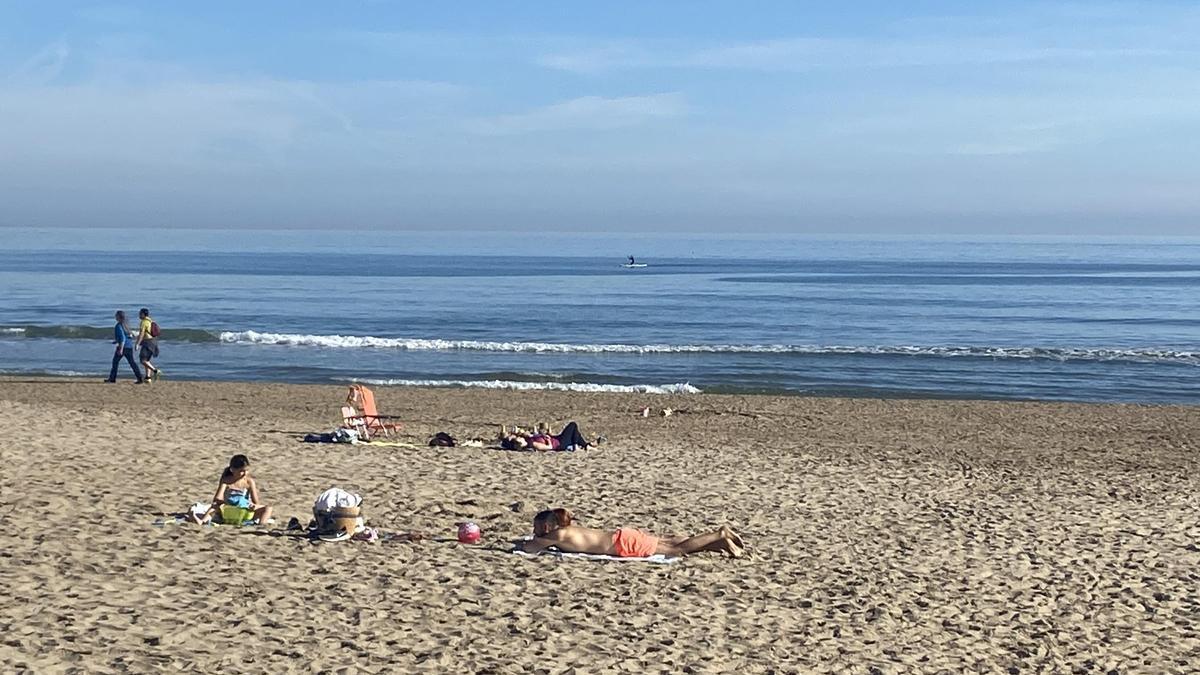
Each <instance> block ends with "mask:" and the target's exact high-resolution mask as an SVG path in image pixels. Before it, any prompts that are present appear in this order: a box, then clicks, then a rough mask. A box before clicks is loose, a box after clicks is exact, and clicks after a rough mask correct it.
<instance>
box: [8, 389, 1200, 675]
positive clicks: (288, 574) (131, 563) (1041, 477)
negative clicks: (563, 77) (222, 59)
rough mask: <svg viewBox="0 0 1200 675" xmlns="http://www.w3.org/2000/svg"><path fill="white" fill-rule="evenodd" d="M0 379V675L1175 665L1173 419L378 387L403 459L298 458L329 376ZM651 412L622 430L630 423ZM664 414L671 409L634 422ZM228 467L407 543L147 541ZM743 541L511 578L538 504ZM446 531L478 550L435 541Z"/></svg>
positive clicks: (1184, 579)
mask: <svg viewBox="0 0 1200 675" xmlns="http://www.w3.org/2000/svg"><path fill="white" fill-rule="evenodd" d="M98 379H99V378H97V381H81V380H74V379H35V378H20V377H8V378H3V379H0V430H2V432H0V526H2V527H3V530H4V540H5V544H4V546H2V547H0V625H3V626H5V630H4V631H3V634H2V635H0V671H3V672H20V671H32V672H89V673H92V672H95V673H108V672H111V673H119V672H147V671H155V670H178V669H182V670H197V671H206V672H215V671H217V670H228V671H229V672H249V673H289V672H321V671H324V672H379V673H383V672H422V671H427V672H500V673H517V672H553V673H559V672H571V671H572V669H573V670H574V672H580V673H583V672H729V671H732V670H740V671H743V672H764V671H767V670H771V669H775V670H776V671H779V672H792V671H797V672H864V673H865V672H884V673H893V672H922V673H925V672H938V671H943V672H963V671H979V672H1005V671H1007V672H1037V671H1043V672H1069V671H1080V672H1109V671H1112V670H1116V671H1118V672H1153V673H1163V672H1167V673H1171V672H1178V673H1184V672H1194V669H1195V667H1196V664H1197V663H1200V497H1198V495H1200V459H1198V457H1200V408H1195V407H1159V406H1134V405H1077V404H1040V403H1000V402H982V401H919V400H849V399H832V398H800V397H759V396H716V395H692V396H651V395H637V394H587V393H572V392H507V391H486V390H462V389H403V388H388V387H379V388H376V397H377V399H378V401H379V405H380V408H381V412H383V413H387V414H395V415H399V416H401V417H402V418H403V420H405V423H406V428H405V431H404V435H405V437H406V439H407V440H409V441H411V442H415V443H417V444H420V445H423V444H424V442H425V440H426V439H427V438H429V436H431V435H432V434H433V433H435V432H437V431H447V432H449V433H451V434H453V435H454V436H456V437H458V438H460V439H465V438H470V437H472V436H483V437H488V438H490V437H492V436H494V435H495V433H496V430H497V429H498V427H499V425H500V424H502V423H507V424H513V423H520V424H531V423H534V422H548V423H550V424H551V425H552V426H554V427H555V428H556V429H557V428H558V427H560V426H561V425H562V424H563V423H565V422H567V421H570V420H575V421H577V422H579V424H580V427H581V429H582V430H583V432H584V434H585V435H587V436H589V437H595V436H597V435H599V434H603V435H605V436H606V437H607V439H608V440H607V442H606V443H604V444H603V445H601V446H599V447H597V448H595V449H591V450H588V451H584V452H576V453H566V452H563V453H515V452H504V451H499V450H491V449H482V448H424V447H422V448H418V449H411V448H398V447H378V446H371V445H362V444H360V445H353V446H349V445H324V444H307V443H302V442H299V440H298V437H299V436H301V435H303V434H304V433H308V432H322V431H329V430H330V429H331V428H333V426H335V424H336V422H337V420H338V417H339V415H338V409H339V407H340V405H341V404H342V400H343V398H344V396H345V387H339V386H303V385H284V384H248V383H217V382H173V381H166V382H161V383H157V384H154V385H149V386H134V385H133V384H132V383H130V382H129V381H128V380H126V381H123V382H120V383H118V384H115V385H104V384H101V383H99V381H98ZM645 406H651V407H652V408H653V409H654V412H655V414H654V415H652V416H651V417H648V418H643V417H642V416H641V415H640V410H641V409H642V408H643V407H645ZM666 407H670V408H673V409H674V410H675V411H676V412H675V414H673V415H672V416H670V417H662V416H661V415H660V414H658V411H660V410H661V409H662V408H666ZM235 453H244V454H247V455H249V457H250V459H251V461H252V469H253V473H254V476H255V477H256V479H257V480H258V482H259V485H260V489H261V491H262V494H263V497H264V499H265V500H266V501H267V502H268V503H270V504H272V505H273V506H274V507H275V511H276V517H277V518H278V520H279V523H280V525H282V524H283V523H286V522H287V520H288V518H289V517H291V516H296V517H298V518H300V519H301V520H302V521H305V522H307V520H308V518H309V516H310V515H311V504H312V501H313V499H314V498H315V497H316V495H317V494H318V493H320V492H321V491H322V490H324V489H325V488H328V487H330V486H334V485H336V486H340V487H343V488H346V489H350V490H353V491H356V492H360V493H361V494H363V495H364V497H365V500H366V501H365V504H364V507H365V511H366V514H367V516H368V519H369V521H370V522H371V524H372V525H375V526H377V527H380V528H382V529H383V530H385V531H395V532H400V531H409V530H416V531H420V532H424V533H427V534H430V535H432V536H433V539H432V540H426V541H421V542H399V541H385V542H376V543H363V542H340V543H314V542H310V541H308V540H305V539H302V538H296V537H286V536H271V535H270V534H268V533H267V530H265V529H254V528H241V529H234V528H225V527H218V528H199V527H195V526H185V525H168V526H164V527H157V526H155V525H154V524H153V522H154V520H155V516H156V515H157V514H159V513H163V512H173V511H180V510H182V509H184V508H185V507H186V506H187V505H188V504H190V503H192V502H196V501H203V500H207V499H209V498H211V496H212V492H213V490H214V489H215V487H216V481H217V478H218V475H219V473H220V471H221V469H222V468H223V467H224V466H225V464H226V462H227V461H228V459H229V456H230V455H232V454H235ZM553 506H567V507H570V508H572V509H573V510H574V511H576V513H577V514H578V516H579V518H580V520H581V521H582V523H583V524H585V525H588V526H592V527H605V528H615V527H618V526H638V527H644V528H647V529H650V530H652V531H655V532H659V533H664V534H667V533H693V532H700V531H707V530H712V529H715V528H717V527H719V526H721V525H723V524H729V525H731V526H732V527H733V528H734V529H736V530H737V531H738V532H740V533H741V534H742V536H743V537H744V538H745V539H746V541H747V543H748V544H749V554H748V556H747V557H745V558H742V559H736V560H733V559H729V558H724V557H721V556H718V555H715V554H702V555H697V556H693V557H688V558H685V559H683V560H681V561H679V562H677V563H675V564H671V565H650V564H644V563H631V562H615V563H614V562H595V561H589V560H560V559H556V558H553V557H538V558H524V557H521V556H515V555H511V554H508V553H507V552H506V551H507V550H508V548H509V547H510V542H511V540H513V539H514V538H517V537H519V536H522V535H524V534H526V533H528V531H529V521H530V519H531V518H532V516H533V514H534V513H535V512H536V511H537V510H539V509H542V508H547V507H553ZM463 520H473V521H475V522H477V523H479V524H480V526H481V527H482V529H483V533H484V537H483V541H482V542H481V544H480V545H477V546H464V545H460V544H458V543H457V542H455V541H453V535H454V527H455V523H457V522H459V521H463Z"/></svg>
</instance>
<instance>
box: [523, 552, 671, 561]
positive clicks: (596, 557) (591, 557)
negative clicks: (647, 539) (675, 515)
mask: <svg viewBox="0 0 1200 675" xmlns="http://www.w3.org/2000/svg"><path fill="white" fill-rule="evenodd" d="M513 553H515V554H517V555H521V556H525V557H526V558H536V557H538V556H542V555H552V556H554V557H556V558H585V559H587V560H615V561H617V562H644V563H654V564H656V565H669V564H671V563H673V562H677V561H678V560H679V558H672V557H670V556H665V555H662V554H661V553H659V554H656V555H652V556H648V557H645V558H619V557H617V556H615V555H594V554H591V553H564V552H562V551H555V550H552V549H546V550H543V551H538V552H537V553H526V552H525V551H518V550H516V549H513Z"/></svg>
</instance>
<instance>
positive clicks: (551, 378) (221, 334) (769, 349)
mask: <svg viewBox="0 0 1200 675" xmlns="http://www.w3.org/2000/svg"><path fill="white" fill-rule="evenodd" d="M0 234H3V235H4V237H5V239H7V241H8V244H9V245H8V248H9V250H8V251H7V252H6V253H5V254H4V255H3V256H0V289H2V290H3V292H2V293H0V312H2V314H3V319H2V320H0V371H3V372H7V373H30V374H33V373H64V374H82V375H87V376H92V377H95V378H97V379H100V378H101V377H103V376H104V375H105V374H106V372H107V368H108V366H109V361H110V358H111V353H112V346H111V345H110V344H109V340H110V337H109V336H110V335H111V325H112V324H111V316H112V314H113V312H114V311H115V310H117V309H124V310H125V311H126V312H127V313H129V314H130V316H134V314H135V313H136V311H137V309H138V308H139V307H141V306H148V307H150V308H151V310H152V312H153V314H154V317H155V318H156V319H157V320H158V322H159V323H160V324H161V326H162V328H163V330H164V332H163V336H162V340H161V347H162V355H161V357H160V360H159V361H160V364H161V365H162V367H163V369H164V372H165V373H167V377H169V378H170V379H173V380H185V379H229V380H273V381H288V382H344V381H349V380H362V381H367V382H374V383H387V384H407V385H426V386H462V387H468V386H469V387H495V388H514V389H527V388H556V389H557V388H561V389H576V390H609V391H644V392H650V393H655V392H695V391H704V392H774V393H791V394H809V395H811V394H819V395H850V396H892V397H901V396H903V397H954V398H1003V399H1046V400H1080V401H1133V402H1176V403H1193V404H1194V403H1200V239H1192V238H1188V239H1182V238H1174V239H1148V238H1110V239H1100V238H1092V239H1084V238H1023V239H1016V238H1013V239H1005V238H931V237H904V238H879V237H876V238H846V237H829V236H822V237H817V236H773V237H771V236H757V237H756V236H735V235H726V236H715V235H682V234H679V235H661V234H658V235H637V234H613V235H579V234H526V233H522V234H504V233H472V234H463V233H444V234H413V233H402V232H393V233H363V232H349V231H347V232H311V231H308V232H301V231H236V232H234V231H184V232H181V231H172V230H162V229H159V230H120V231H118V230H29V229H7V230H0ZM629 255H634V256H636V257H637V258H638V261H639V262H644V263H646V264H647V265H648V266H647V267H645V268H641V269H626V268H623V267H621V266H620V265H621V263H623V262H625V261H626V258H627V256H629ZM126 368H127V366H126ZM122 377H123V378H127V377H129V375H128V371H123V372H122Z"/></svg>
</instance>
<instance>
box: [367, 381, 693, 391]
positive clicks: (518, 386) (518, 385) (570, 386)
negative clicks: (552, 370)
mask: <svg viewBox="0 0 1200 675" xmlns="http://www.w3.org/2000/svg"><path fill="white" fill-rule="evenodd" d="M347 381H348V382H362V383H364V384H373V385H378V386H384V387H456V388H464V389H465V388H471V389H512V390H517V391H586V392H609V393H627V394H699V393H701V392H700V389H698V388H696V387H693V386H692V385H690V384H688V383H687V382H679V383H676V384H595V383H592V382H515V381H511V380H403V379H399V380H393V379H361V380H347Z"/></svg>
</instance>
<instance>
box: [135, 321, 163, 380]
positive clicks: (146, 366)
mask: <svg viewBox="0 0 1200 675" xmlns="http://www.w3.org/2000/svg"><path fill="white" fill-rule="evenodd" d="M138 319H139V322H138V336H137V343H136V344H134V348H136V349H137V351H138V360H139V361H141V362H142V369H143V370H145V371H146V379H147V380H149V381H151V382H155V381H157V380H158V378H160V377H162V370H161V369H160V368H159V367H158V366H156V365H154V364H153V363H151V361H150V359H157V358H158V324H157V323H155V321H154V319H152V318H150V310H148V309H146V308H145V307H143V308H141V309H139V310H138Z"/></svg>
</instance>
